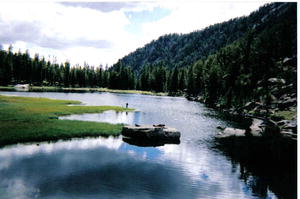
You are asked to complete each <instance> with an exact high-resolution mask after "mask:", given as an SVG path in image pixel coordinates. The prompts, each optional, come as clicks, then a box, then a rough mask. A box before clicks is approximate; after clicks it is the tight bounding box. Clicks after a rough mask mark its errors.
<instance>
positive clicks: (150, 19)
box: [0, 0, 266, 67]
mask: <svg viewBox="0 0 300 199" xmlns="http://www.w3.org/2000/svg"><path fill="white" fill-rule="evenodd" d="M265 3H266V2H263V1H249V2H245V1H242V0H236V1H234V2H230V1H224V0H223V1H200V0H198V1H193V0H186V1H182V0H172V1H171V0H152V1H124V0H119V1H91V2H89V1H79V0H78V1H75V0H74V1H63V2H57V1H51V0H47V1H42V0H40V1H39V0H35V1H18V0H10V1H0V30H1V31H0V44H1V45H2V46H3V47H4V49H7V47H8V46H9V45H10V44H12V45H13V47H14V50H15V51H18V50H19V49H20V50H21V51H25V50H27V49H28V50H29V52H30V54H31V55H32V56H33V55H34V54H35V53H38V54H39V55H40V56H44V57H45V58H46V59H50V60H57V62H64V61H66V60H69V61H70V62H71V64H72V65H75V64H81V65H82V64H83V63H84V62H86V63H88V64H90V65H94V66H96V67H97V66H99V65H100V64H101V65H106V64H108V65H112V64H114V63H115V62H116V61H117V60H118V59H120V58H122V57H123V56H125V55H127V54H129V53H130V52H132V51H134V50H135V49H137V48H139V47H143V46H144V45H145V44H146V43H148V42H150V41H152V40H154V39H157V38H158V37H159V36H161V35H164V34H169V33H189V32H192V31H195V30H201V29H203V28H205V27H207V26H209V25H212V24H215V23H219V22H223V21H226V20H229V19H231V18H234V17H239V16H243V15H248V14H250V13H251V12H252V11H254V10H257V9H258V8H259V7H260V6H262V5H263V4H265ZM54 57H55V58H54Z"/></svg>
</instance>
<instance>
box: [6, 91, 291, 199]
mask: <svg viewBox="0 0 300 199" xmlns="http://www.w3.org/2000/svg"><path fill="white" fill-rule="evenodd" d="M0 94H7V95H18V96H30V97H47V98H53V99H66V100H79V101H81V102H82V103H83V104H84V105H117V106H125V105H126V103H128V104H129V107H130V108H135V110H136V111H135V112H128V113H126V112H122V113H120V112H119V113H117V112H113V111H107V112H104V113H102V114H83V115H71V116H67V117H64V118H63V119H72V120H87V121H99V122H110V123H124V124H158V123H163V124H166V125H168V126H171V127H175V128H177V129H178V130H179V131H180V132H181V139H180V144H165V145H163V146H159V147H140V146H135V145H131V144H128V143H126V142H124V141H123V140H122V137H121V136H120V137H115V138H113V137H109V138H102V137H98V138H84V139H72V140H68V141H57V142H42V143H31V144H17V145H11V146H6V147H3V148H1V149H0V179H1V180H0V196H1V198H3V199H6V198H7V199H11V198H18V199H19V198H21V199H22V198H24V199H27V198H46V199H48V198H49V199H52V198H61V199H65V198H66V199H67V198H78V199H81V198H82V199H83V198H84V199H89V198H146V199H147V198H158V199H159V198H172V199H177V198H178V199H182V198H188V199H189V198H191V199H193V198H207V199H208V198H222V199H227V198H228V199H232V198H251V199H252V198H268V199H269V198H293V197H294V196H295V194H296V193H291V192H293V191H294V187H295V183H294V181H293V179H290V178H288V177H287V178H288V179H281V176H280V174H279V173H275V172H273V173H271V174H266V173H264V172H259V171H261V169H260V166H257V168H256V166H254V168H253V165H252V166H249V165H242V164H240V163H239V162H238V161H235V160H233V159H231V158H230V157H228V156H226V155H224V154H223V153H222V152H220V151H218V150H216V149H214V148H213V147H212V146H213V136H214V135H215V134H216V133H217V132H218V131H217V129H216V127H217V126H239V124H238V123H236V122H232V121H226V120H224V119H222V117H220V116H219V114H218V113H217V112H215V111H214V110H212V109H209V108H207V107H205V106H204V105H203V104H201V103H198V102H192V101H188V100H186V99H185V98H182V97H162V96H148V95H139V94H115V93H52V92H49V93H47V92H44V93H43V92H40V93H38V92H36V93H35V92H0ZM264 169H265V168H264ZM256 171H258V172H256ZM276 175H278V177H276ZM274 176H275V177H274ZM283 182H288V183H287V184H283V185H281V187H278V184H280V183H283Z"/></svg>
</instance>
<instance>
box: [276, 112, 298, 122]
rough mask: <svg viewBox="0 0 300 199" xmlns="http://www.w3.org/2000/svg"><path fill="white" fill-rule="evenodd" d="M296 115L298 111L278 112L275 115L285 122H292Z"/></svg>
mask: <svg viewBox="0 0 300 199" xmlns="http://www.w3.org/2000/svg"><path fill="white" fill-rule="evenodd" d="M296 114H297V112H296V111H278V112H276V113H275V114H274V115H275V116H276V117H278V118H281V119H284V120H292V119H293V117H294V116H296Z"/></svg>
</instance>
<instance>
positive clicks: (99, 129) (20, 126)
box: [0, 95, 133, 146]
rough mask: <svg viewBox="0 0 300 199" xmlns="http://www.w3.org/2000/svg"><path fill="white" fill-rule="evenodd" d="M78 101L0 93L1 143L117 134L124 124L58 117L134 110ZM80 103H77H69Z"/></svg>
mask: <svg viewBox="0 0 300 199" xmlns="http://www.w3.org/2000/svg"><path fill="white" fill-rule="evenodd" d="M80 103H81V102H79V101H70V100H53V99H47V98H31V97H15V96H1V95H0V146H1V145H2V146H3V145H7V144H14V143H19V142H33V141H49V140H58V139H69V138H73V137H85V136H109V135H114V136H117V135H119V134H120V131H121V128H122V125H113V124H108V123H98V122H86V121H71V120H58V116H62V115H69V114H81V113H100V112H103V111H106V110H115V111H132V110H133V109H126V108H122V107H117V106H80ZM69 104H78V106H67V105H69Z"/></svg>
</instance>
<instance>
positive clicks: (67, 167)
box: [0, 138, 221, 198]
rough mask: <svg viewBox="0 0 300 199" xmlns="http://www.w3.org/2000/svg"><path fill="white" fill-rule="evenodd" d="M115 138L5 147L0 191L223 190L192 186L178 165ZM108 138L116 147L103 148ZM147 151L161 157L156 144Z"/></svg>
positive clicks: (117, 193)
mask: <svg viewBox="0 0 300 199" xmlns="http://www.w3.org/2000/svg"><path fill="white" fill-rule="evenodd" d="M119 141H120V139H114V138H109V139H104V138H99V139H87V140H84V142H86V143H87V145H86V147H82V146H80V145H78V143H77V142H78V140H77V141H76V140H75V141H65V142H59V143H57V144H53V143H50V144H48V143H44V144H40V145H39V146H37V145H30V146H22V145H18V146H14V147H9V148H4V149H3V150H1V152H0V158H1V160H3V159H6V163H5V166H3V165H2V166H1V168H0V175H1V182H0V190H2V191H1V193H2V194H1V195H3V196H4V198H34V197H37V198H95V197H101V198H116V197H118V198H198V197H199V196H201V195H202V194H205V195H207V193H206V192H207V191H209V192H211V193H210V195H211V194H214V193H216V194H217V193H218V190H220V191H221V187H220V185H217V184H212V183H209V182H208V181H207V180H203V181H198V182H197V183H196V184H194V185H195V186H191V184H193V182H192V181H191V178H190V177H189V176H187V175H185V173H184V172H183V171H182V169H181V168H180V167H178V166H177V165H174V164H170V162H167V161H161V162H160V161H156V162H154V161H149V160H148V159H147V158H145V157H144V156H140V155H139V154H138V153H137V154H136V153H133V152H132V150H133V148H130V147H129V149H126V150H124V146H122V145H123V144H121V145H120V146H119ZM112 143H113V144H114V147H111V148H107V147H105V146H107V145H110V144H112ZM115 146H119V147H117V148H115ZM23 148H25V152H24V150H22V149H23ZM136 149H137V148H136ZM150 150H154V151H156V152H157V153H156V154H155V153H152V154H155V155H154V157H152V158H158V156H160V153H159V150H158V149H155V148H153V149H150ZM137 151H140V150H137ZM140 152H141V151H140ZM147 153H149V151H147ZM1 162H2V161H1ZM137 182H139V183H137ZM16 190H18V191H16Z"/></svg>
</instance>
